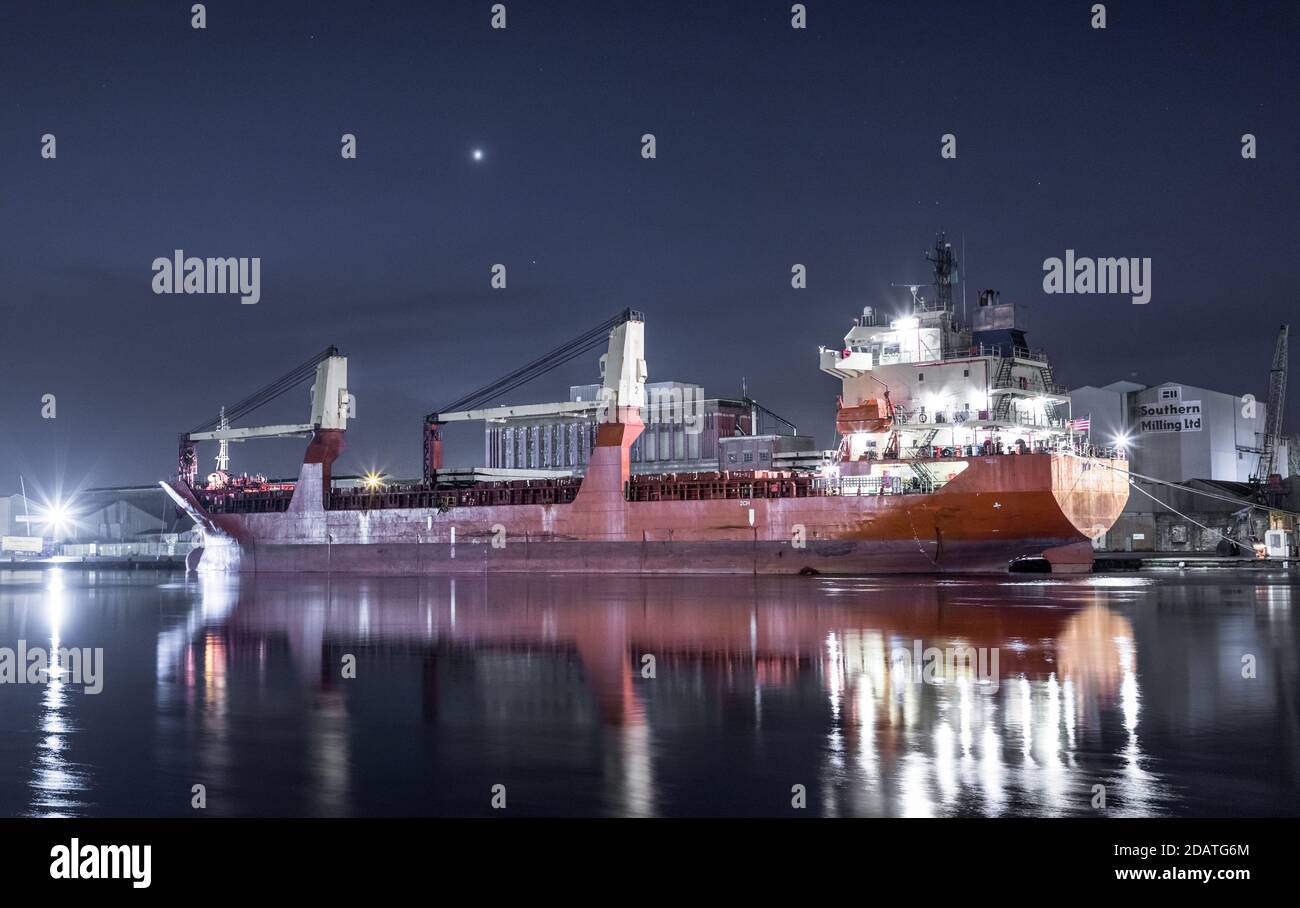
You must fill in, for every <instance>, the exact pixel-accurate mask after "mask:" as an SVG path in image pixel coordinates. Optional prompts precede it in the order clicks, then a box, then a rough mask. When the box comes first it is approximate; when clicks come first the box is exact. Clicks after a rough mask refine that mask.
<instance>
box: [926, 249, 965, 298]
mask: <svg viewBox="0 0 1300 908" xmlns="http://www.w3.org/2000/svg"><path fill="white" fill-rule="evenodd" d="M944 237H945V234H944V233H943V232H942V231H940V232H939V234H938V235H937V236H935V238H934V248H933V249H931V250H930V251H929V252H927V253H926V254H925V258H926V261H928V262H929V263H930V264H931V265H932V266H933V267H934V287H935V295H936V297H937V298H938V303H939V308H940V309H942V310H944V311H945V312H951V311H952V282H953V281H955V280H958V276H957V257H956V256H954V255H953V253H952V243H949V242H946V241H945V239H944Z"/></svg>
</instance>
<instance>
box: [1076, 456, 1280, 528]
mask: <svg viewBox="0 0 1300 908" xmlns="http://www.w3.org/2000/svg"><path fill="white" fill-rule="evenodd" d="M1072 456H1078V455H1072ZM1094 462H1095V463H1097V465H1098V466H1101V467H1104V468H1105V469H1107V470H1114V471H1115V472H1116V473H1123V474H1124V475H1125V476H1127V477H1129V480H1130V482H1132V480H1135V479H1136V480H1141V481H1142V482H1149V483H1153V484H1155V485H1162V486H1169V487H1170V488H1173V489H1181V490H1182V491H1184V492H1188V493H1190V494H1192V495H1201V496H1203V497H1205V498H1214V499H1216V500H1218V501H1226V502H1228V503H1229V504H1235V505H1239V506H1241V507H1243V508H1257V509H1259V510H1261V511H1267V512H1269V513H1270V514H1284V515H1286V516H1288V517H1300V512H1296V511H1288V510H1286V509H1285V508H1275V507H1271V506H1269V505H1266V504H1260V503H1259V502H1257V501H1247V500H1246V499H1244V498H1234V497H1233V496H1231V495H1216V494H1214V493H1213V492H1206V491H1204V490H1202V489H1194V488H1192V487H1191V486H1185V485H1182V484H1181V483H1177V482H1170V481H1169V480H1167V479H1156V478H1155V477H1154V476H1144V475H1142V474H1141V473H1134V472H1133V471H1132V470H1120V469H1118V468H1117V467H1112V466H1110V465H1108V464H1104V463H1101V462H1100V461H1094ZM1135 487H1136V486H1135ZM1139 491H1143V492H1144V493H1145V490H1143V489H1139ZM1153 497H1154V496H1153ZM1155 500H1156V501H1159V500H1160V499H1158V498H1157V499H1155ZM1161 504H1164V502H1161ZM1171 510H1172V509H1171ZM1180 516H1181V515H1180Z"/></svg>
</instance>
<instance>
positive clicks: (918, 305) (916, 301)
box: [889, 281, 925, 312]
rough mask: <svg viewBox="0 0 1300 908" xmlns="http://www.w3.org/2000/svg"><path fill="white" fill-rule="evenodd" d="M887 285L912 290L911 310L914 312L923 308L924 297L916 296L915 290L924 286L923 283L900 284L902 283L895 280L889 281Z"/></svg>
mask: <svg viewBox="0 0 1300 908" xmlns="http://www.w3.org/2000/svg"><path fill="white" fill-rule="evenodd" d="M889 286H891V287H906V288H907V289H908V290H911V291H912V311H913V312H915V311H916V310H917V309H924V308H925V297H923V296H917V295H916V291H918V290H920V289H921V288H922V287H924V286H925V285H924V284H902V283H898V282H897V281H890V282H889Z"/></svg>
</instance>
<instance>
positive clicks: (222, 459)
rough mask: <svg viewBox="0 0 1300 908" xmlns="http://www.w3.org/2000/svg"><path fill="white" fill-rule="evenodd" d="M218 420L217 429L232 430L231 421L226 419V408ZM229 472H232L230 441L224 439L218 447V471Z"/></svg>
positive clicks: (222, 410)
mask: <svg viewBox="0 0 1300 908" xmlns="http://www.w3.org/2000/svg"><path fill="white" fill-rule="evenodd" d="M218 419H219V422H218V424H217V428H219V429H229V428H230V420H228V419H226V408H225V407H224V406H223V407H222V408H221V416H220V417H218ZM229 470H230V441H229V439H226V438H223V439H221V441H220V442H218V447H217V471H218V472H221V473H226V472H229Z"/></svg>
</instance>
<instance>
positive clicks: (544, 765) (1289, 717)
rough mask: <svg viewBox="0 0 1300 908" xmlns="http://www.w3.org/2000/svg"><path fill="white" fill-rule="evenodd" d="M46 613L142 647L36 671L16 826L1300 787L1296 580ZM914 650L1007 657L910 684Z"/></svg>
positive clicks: (181, 597)
mask: <svg viewBox="0 0 1300 908" xmlns="http://www.w3.org/2000/svg"><path fill="white" fill-rule="evenodd" d="M65 585H66V587H67V588H65ZM147 596H153V597H155V598H157V599H158V603H159V604H158V607H157V608H154V609H152V610H150V609H147V608H146V609H142V608H139V607H138V606H139V603H140V602H141V601H142V599H144V598H145V597H147ZM33 597H35V598H33ZM97 597H98V598H97ZM106 600H107V601H111V602H112V603H114V604H115V610H114V609H107V608H106V607H105V605H106ZM34 602H39V613H40V614H41V615H42V616H43V618H44V621H45V622H46V626H47V627H48V631H49V638H50V643H51V647H52V649H57V647H58V645H59V642H60V639H61V637H60V633H61V630H60V629H61V627H62V619H63V616H64V614H65V613H66V612H67V611H68V610H69V609H72V610H75V611H77V612H78V614H79V618H78V620H79V622H80V624H79V627H78V630H79V634H80V636H81V637H82V638H83V645H87V644H93V642H95V641H94V640H93V638H94V636H95V635H96V634H99V635H101V637H102V635H103V634H106V633H108V634H112V633H119V631H120V636H121V637H122V638H123V641H124V642H122V643H120V644H119V646H118V647H112V648H110V649H109V652H108V659H109V662H110V665H111V666H112V669H111V671H112V672H113V674H110V675H109V680H108V684H106V687H105V694H104V695H102V698H95V697H90V698H86V697H82V696H81V695H80V694H69V692H68V691H67V690H65V689H64V687H63V686H62V684H61V683H59V682H55V683H51V684H50V685H48V686H47V687H46V688H44V689H43V691H42V699H41V702H40V704H39V715H38V716H37V717H36V724H35V728H37V729H39V730H40V732H41V735H40V738H39V740H38V741H37V742H36V743H35V750H34V759H33V760H32V765H33V767H34V769H33V773H32V775H31V777H30V780H29V784H28V789H29V794H28V797H27V799H26V803H25V804H24V805H23V808H22V809H21V811H19V812H29V813H37V814H58V813H109V814H119V815H120V814H122V813H136V812H140V813H146V814H192V811H191V809H190V786H191V785H192V784H194V783H202V784H204V785H205V786H206V788H207V792H208V808H207V811H208V813H209V814H217V815H245V814H253V815H325V816H341V815H376V814H377V815H402V814H413V815H482V814H486V813H488V812H490V807H489V791H490V789H491V786H492V785H494V784H505V785H507V787H508V789H509V792H510V795H509V804H510V810H511V812H512V813H517V814H518V813H522V814H530V815H539V814H553V815H590V814H609V815H619V816H624V815H627V816H657V815H683V814H688V815H700V814H703V815H786V814H789V813H790V812H791V797H792V794H791V792H792V787H793V786H796V785H803V786H804V787H805V788H806V790H807V795H808V800H807V803H808V808H809V811H810V812H813V813H818V814H824V815H831V816H951V815H991V816H995V815H1004V814H1029V815H1051V816H1070V815H1083V816H1091V815H1095V814H1096V813H1097V810H1096V808H1095V807H1094V805H1095V804H1096V803H1097V801H1098V792H1099V791H1100V790H1101V789H1099V788H1098V786H1102V787H1104V798H1105V804H1106V811H1107V814H1108V815H1117V814H1118V815H1125V814H1134V815H1161V814H1187V813H1192V814H1222V813H1234V812H1239V813H1276V812H1279V811H1281V812H1287V810H1288V809H1293V805H1294V804H1295V803H1296V796H1297V792H1300V756H1298V754H1297V751H1298V750H1300V746H1298V742H1300V733H1298V731H1297V722H1298V719H1297V714H1296V710H1295V705H1296V699H1295V698H1296V695H1295V690H1296V683H1297V678H1298V675H1300V667H1298V666H1297V664H1296V657H1295V652H1296V651H1297V649H1298V647H1297V643H1300V640H1298V639H1297V622H1296V620H1295V616H1294V614H1293V611H1292V600H1291V587H1290V586H1288V585H1285V584H1284V583H1261V582H1258V581H1255V582H1249V583H1242V582H1238V581H1230V582H1228V583H1226V584H1225V583H1223V582H1217V583H1216V582H1213V581H1205V582H1203V583H1200V584H1198V583H1188V582H1186V581H1185V580H1179V581H1177V582H1176V583H1170V582H1168V581H1155V580H1152V579H1151V578H1146V577H1131V576H1128V577H1085V578H1073V579H1065V580H1062V579H1057V578H1028V579H1027V580H1025V581H1013V580H1009V579H1005V580H997V579H948V578H945V579H942V580H938V581H928V580H927V581H919V582H918V581H917V580H916V579H909V578H890V579H875V578H873V579H835V580H821V579H816V578H750V577H746V578H736V577H716V578H710V577H697V578H646V577H553V576H531V577H508V576H493V577H491V578H478V579H475V578H467V577H459V578H370V579H364V578H363V579H356V578H347V579H340V578H327V577H323V576H309V577H274V576H260V577H256V578H231V577H204V578H202V579H195V578H190V579H187V580H180V579H179V578H176V577H174V576H173V577H170V578H168V577H160V578H158V579H157V580H156V581H154V582H153V583H152V585H147V584H146V585H140V584H139V582H138V581H135V582H134V586H133V585H131V584H126V583H125V582H124V581H121V580H119V578H116V577H111V576H109V575H100V576H99V577H97V578H94V577H88V576H85V575H78V576H76V577H75V578H73V577H63V578H58V580H57V581H56V580H55V578H54V577H53V576H51V578H48V582H47V583H46V584H45V585H44V586H43V587H42V588H40V590H39V592H36V591H35V590H34V589H33V588H31V587H30V586H29V587H26V588H24V589H23V590H22V592H21V593H17V594H16V593H15V591H14V590H13V589H12V588H9V587H6V586H5V583H4V579H3V578H0V627H4V628H14V627H19V626H20V627H23V628H28V627H30V624H31V621H30V618H31V617H32V616H31V614H30V608H29V607H30V606H31V605H32V604H33V603H34ZM1207 603H1213V604H1216V607H1214V608H1209V607H1207ZM127 616H129V617H127ZM146 628H148V629H149V635H148V636H142V633H141V631H142V630H145V629H146ZM29 633H30V631H29ZM110 639H112V638H111V637H110ZM127 640H129V641H130V642H129V643H128V642H125V641H127ZM141 643H143V644H145V645H147V646H148V647H149V649H150V652H149V655H147V656H146V657H145V658H144V659H143V660H132V659H124V658H121V657H120V656H121V654H122V649H121V647H130V646H138V645H139V644H141ZM914 647H915V648H916V652H920V650H921V649H922V648H928V647H937V648H939V649H940V650H945V649H948V648H969V649H970V650H971V651H972V652H973V651H981V652H983V651H991V652H996V654H997V661H996V664H995V665H996V670H995V671H994V672H993V673H992V674H991V675H990V674H985V673H983V672H982V671H979V670H976V663H975V662H972V663H971V665H970V666H965V667H959V670H957V671H956V672H955V673H954V674H952V675H950V676H948V677H944V678H941V679H937V680H938V681H940V682H941V683H920V682H918V676H919V675H920V672H919V670H918V671H917V672H915V673H914V672H913V668H914V666H909V665H905V664H903V663H901V662H900V661H899V659H898V653H899V652H900V651H911V650H913V648H914ZM1242 653H1251V654H1253V655H1254V656H1255V657H1256V659H1257V661H1258V677H1257V678H1256V679H1254V680H1251V681H1249V682H1247V681H1245V680H1243V679H1242V677H1241V672H1240V664H1241V654H1242ZM115 655H118V656H119V658H116V659H115V658H114V656H115ZM346 657H354V658H355V663H356V666H357V671H356V677H355V678H344V677H343V672H342V667H343V663H344V660H345V658H346ZM647 657H653V658H652V659H647ZM980 665H981V666H984V665H985V664H984V663H980ZM137 678H138V681H139V682H140V684H141V685H142V686H141V687H140V688H139V689H132V684H133V683H134V682H135V680H137ZM109 685H111V687H110V686H109ZM91 701H97V702H93V703H92V702H91ZM97 711H98V712H97ZM96 717H98V718H96ZM0 718H2V717H0ZM91 719H95V720H96V721H97V722H98V723H99V724H100V726H101V727H109V728H114V727H115V726H118V725H123V726H126V725H130V727H131V728H132V729H133V732H132V733H131V734H129V735H127V734H122V735H119V736H118V737H112V736H111V735H106V734H104V733H102V732H101V733H98V734H97V735H94V736H92V735H90V734H89V733H88V731H87V729H86V727H83V726H86V725H87V722H88V721H89V720H91ZM6 728H8V726H6ZM1243 740H1249V741H1250V742H1251V748H1250V749H1249V751H1246V752H1243V748H1242V746H1241V743H1240V742H1241V741H1243ZM96 751H98V752H96ZM29 753H30V752H29ZM74 757H75V759H74ZM5 797H6V796H5V794H4V788H3V782H2V780H0V798H5ZM1287 805H1292V808H1288V807H1287ZM0 806H6V807H7V808H8V811H9V812H13V807H12V806H11V805H8V804H4V805H0Z"/></svg>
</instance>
